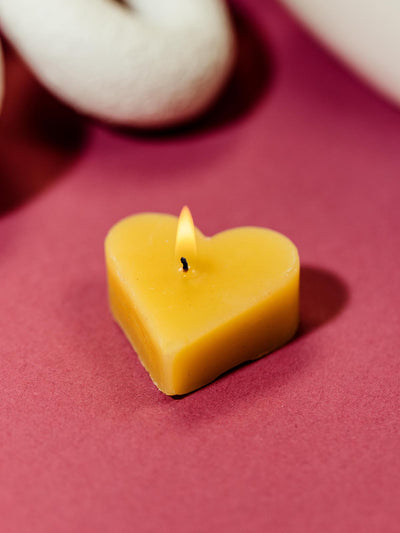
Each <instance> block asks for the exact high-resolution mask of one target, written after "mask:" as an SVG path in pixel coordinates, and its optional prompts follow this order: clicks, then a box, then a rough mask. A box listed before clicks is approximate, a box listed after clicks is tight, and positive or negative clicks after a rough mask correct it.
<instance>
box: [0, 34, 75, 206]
mask: <svg viewBox="0 0 400 533" xmlns="http://www.w3.org/2000/svg"><path fill="white" fill-rule="evenodd" d="M3 42H4V41H3ZM5 74H6V76H5V81H6V87H5V89H6V91H5V99H4V102H3V109H2V114H1V117H0V118H1V120H0V216H1V215H3V214H5V213H7V212H9V211H11V210H13V209H15V208H17V207H19V206H20V205H22V204H23V203H25V202H26V201H27V200H29V199H30V198H32V197H34V196H36V195H37V194H39V193H40V192H41V191H43V190H44V189H45V188H47V187H48V186H50V185H51V183H53V182H54V181H55V180H56V179H57V178H58V177H59V176H60V175H61V174H62V173H63V171H64V170H65V169H66V168H67V167H68V166H69V165H70V164H71V163H72V162H73V160H74V159H75V157H76V156H77V154H78V153H79V151H80V150H81V148H82V145H83V142H84V138H85V132H84V119H82V118H81V117H79V115H78V114H76V113H75V112H74V111H72V110H71V109H69V108H67V107H66V106H64V105H63V104H61V103H60V102H59V101H58V100H56V99H55V98H53V97H52V96H51V95H50V94H49V93H48V92H47V91H46V90H45V89H44V88H43V87H42V86H41V85H40V84H39V83H38V82H37V81H36V80H35V79H34V78H33V76H32V75H31V74H30V72H29V71H28V69H27V67H26V66H25V65H24V64H23V62H22V61H21V60H20V59H19V57H18V56H17V55H16V54H15V53H14V52H13V51H12V50H11V49H10V47H8V46H7V45H6V46H5Z"/></svg>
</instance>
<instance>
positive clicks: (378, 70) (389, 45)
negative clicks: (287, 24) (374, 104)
mask: <svg viewBox="0 0 400 533" xmlns="http://www.w3.org/2000/svg"><path fill="white" fill-rule="evenodd" d="M281 1H282V3H283V4H285V5H286V6H287V7H288V8H289V9H290V10H291V11H292V12H293V13H294V14H295V15H296V17H297V18H298V19H299V20H300V21H302V22H303V23H304V25H305V26H306V27H307V28H309V29H310V31H311V32H312V33H313V34H314V35H315V36H316V37H318V38H319V39H320V40H321V41H322V42H323V43H325V44H326V45H327V46H328V47H329V48H330V49H331V50H332V51H334V52H335V53H336V54H337V55H338V56H339V57H341V58H342V59H343V60H344V61H345V62H346V63H347V64H348V65H350V66H351V67H352V68H353V70H354V71H355V72H357V73H358V74H359V75H360V76H361V77H362V78H364V79H365V80H366V81H368V82H369V83H370V84H371V85H372V86H374V87H375V88H377V89H378V90H380V91H381V92H382V93H383V94H385V95H386V96H387V97H388V98H390V99H391V100H392V101H394V102H395V103H397V104H400V0H281Z"/></svg>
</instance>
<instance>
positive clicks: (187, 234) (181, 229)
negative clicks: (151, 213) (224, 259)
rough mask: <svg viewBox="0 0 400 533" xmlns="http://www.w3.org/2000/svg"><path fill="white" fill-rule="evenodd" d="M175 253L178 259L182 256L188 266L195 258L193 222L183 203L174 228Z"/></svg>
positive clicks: (195, 246)
mask: <svg viewBox="0 0 400 533" xmlns="http://www.w3.org/2000/svg"><path fill="white" fill-rule="evenodd" d="M175 255H176V257H177V258H178V259H180V258H181V257H183V258H184V259H186V260H187V262H188V264H189V266H190V264H191V263H192V262H193V261H194V260H195V259H196V255H197V245H196V235H195V232H194V224H193V219H192V215H191V213H190V211H189V208H188V207H187V206H186V205H185V206H184V207H183V208H182V211H181V214H180V215H179V220H178V228H177V230H176V242H175Z"/></svg>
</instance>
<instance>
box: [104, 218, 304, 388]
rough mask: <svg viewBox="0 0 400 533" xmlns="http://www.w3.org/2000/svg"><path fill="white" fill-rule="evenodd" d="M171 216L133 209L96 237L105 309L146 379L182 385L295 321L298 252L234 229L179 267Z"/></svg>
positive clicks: (280, 239)
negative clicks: (101, 242)
mask: <svg viewBox="0 0 400 533" xmlns="http://www.w3.org/2000/svg"><path fill="white" fill-rule="evenodd" d="M177 222H178V219H177V218H176V217H173V216H170V215H159V214H151V213H147V214H142V215H136V216H132V217H129V218H126V219H124V220H122V221H121V222H119V223H118V224H116V225H115V226H114V227H113V228H112V229H111V231H110V232H109V234H108V236H107V239H106V246H105V248H106V262H107V271H108V282H109V297H110V305H111V310H112V313H113V315H114V317H115V320H116V321H117V322H118V323H119V324H120V326H121V327H122V329H123V330H124V332H125V334H126V335H127V337H128V339H129V340H130V342H131V343H132V345H133V347H134V348H135V350H136V351H137V353H138V355H139V357H140V360H141V361H142V363H143V365H144V366H145V368H146V369H147V370H148V371H149V373H150V376H151V378H152V379H153V381H154V383H155V384H156V385H157V386H158V387H159V389H160V390H162V391H163V392H165V393H166V394H169V395H174V394H185V393H188V392H191V391H193V390H195V389H197V388H199V387H201V386H203V385H206V384H207V383H209V382H210V381H212V380H213V379H215V378H216V377H217V376H219V375H220V374H221V373H223V372H225V371H226V370H229V369H230V368H232V367H234V366H236V365H238V364H240V363H242V362H244V361H248V360H250V359H256V358H258V357H261V356H262V355H264V354H266V353H269V352H271V351H272V350H274V349H275V348H278V347H279V346H281V345H282V344H284V343H285V342H287V341H288V340H289V339H290V338H291V337H292V336H293V334H294V333H295V331H296V329H297V325H298V292H299V258H298V254H297V249H296V247H295V246H294V244H293V243H292V242H291V241H290V240H289V239H288V238H286V237H285V236H283V235H281V234H280V233H277V232H275V231H272V230H266V229H262V228H253V227H246V228H237V229H233V230H228V231H224V232H222V233H219V234H218V235H215V236H214V237H212V238H207V237H205V236H204V235H202V233H201V232H200V231H198V230H197V232H196V240H197V250H198V251H197V257H195V258H190V257H188V262H189V265H190V267H189V270H188V272H183V270H182V265H181V264H180V262H179V261H178V260H177V258H176V257H175V250H174V245H175V236H176V232H177Z"/></svg>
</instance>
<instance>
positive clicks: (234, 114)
mask: <svg viewBox="0 0 400 533" xmlns="http://www.w3.org/2000/svg"><path fill="white" fill-rule="evenodd" d="M230 12H231V19H232V23H233V26H234V30H235V34H236V39H237V58H236V63H235V66H234V69H233V72H232V74H231V77H230V79H229V81H228V83H227V86H226V87H225V89H224V90H223V91H222V93H221V95H220V96H219V97H218V99H217V100H216V102H215V103H214V104H213V105H212V106H211V107H210V108H209V109H208V111H206V112H205V113H204V114H202V115H201V116H199V117H198V118H196V119H193V120H191V121H189V122H188V123H186V124H183V125H179V126H173V127H170V128H166V129H163V130H158V131H157V130H146V129H137V128H117V129H118V131H120V132H122V133H123V134H125V135H128V136H129V135H134V136H139V137H143V138H149V139H168V138H173V139H176V138H177V137H183V136H185V137H187V136H192V135H198V134H201V133H204V132H207V131H209V130H213V129H219V128H223V127H224V126H226V125H228V124H230V123H232V122H235V121H237V120H239V119H240V118H241V117H243V116H245V115H247V114H248V113H250V112H251V111H252V110H253V109H254V108H255V107H256V105H257V103H258V102H259V101H260V100H261V99H262V97H263V96H264V95H265V93H266V92H267V91H268V90H269V89H270V87H271V85H272V82H273V73H274V66H273V61H272V57H271V54H270V53H269V45H268V42H266V39H265V37H264V36H262V32H261V31H260V30H259V29H258V25H257V22H256V21H255V19H254V17H252V16H251V15H250V14H249V13H248V12H247V11H246V10H245V8H244V7H243V6H241V7H240V8H239V7H238V6H237V5H235V4H233V3H231V4H230Z"/></svg>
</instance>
